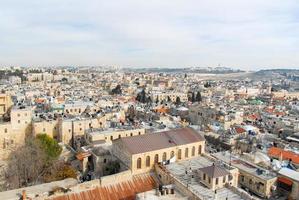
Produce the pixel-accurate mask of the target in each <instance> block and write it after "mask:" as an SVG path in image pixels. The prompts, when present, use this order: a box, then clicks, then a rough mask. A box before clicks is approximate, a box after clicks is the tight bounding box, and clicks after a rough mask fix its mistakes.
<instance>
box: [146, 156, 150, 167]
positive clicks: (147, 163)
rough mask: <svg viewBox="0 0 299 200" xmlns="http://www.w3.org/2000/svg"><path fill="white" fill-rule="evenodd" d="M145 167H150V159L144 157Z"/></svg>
mask: <svg viewBox="0 0 299 200" xmlns="http://www.w3.org/2000/svg"><path fill="white" fill-rule="evenodd" d="M145 164H146V166H147V167H149V166H150V165H151V158H150V157H149V156H146V162H145Z"/></svg>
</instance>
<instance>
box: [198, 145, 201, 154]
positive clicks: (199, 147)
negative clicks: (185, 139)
mask: <svg viewBox="0 0 299 200" xmlns="http://www.w3.org/2000/svg"><path fill="white" fill-rule="evenodd" d="M200 154H201V145H199V146H198V155H200Z"/></svg>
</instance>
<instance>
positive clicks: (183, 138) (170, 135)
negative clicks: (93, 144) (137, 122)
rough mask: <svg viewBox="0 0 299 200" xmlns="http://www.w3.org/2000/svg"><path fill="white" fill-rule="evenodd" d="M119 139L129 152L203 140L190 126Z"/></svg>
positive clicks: (146, 150) (142, 151) (139, 151)
mask: <svg viewBox="0 0 299 200" xmlns="http://www.w3.org/2000/svg"><path fill="white" fill-rule="evenodd" d="M120 140H121V142H122V143H123V144H124V146H125V147H126V148H127V149H128V151H129V152H130V153H132V154H138V153H144V152H149V151H155V150H159V149H164V148H169V147H175V146H179V145H184V144H190V143H195V142H199V141H204V138H203V137H202V136H201V135H200V134H199V133H198V132H197V131H195V130H194V129H192V128H181V129H173V130H169V131H164V132H159V133H152V134H145V135H139V136H135V137H126V138H121V139H120Z"/></svg>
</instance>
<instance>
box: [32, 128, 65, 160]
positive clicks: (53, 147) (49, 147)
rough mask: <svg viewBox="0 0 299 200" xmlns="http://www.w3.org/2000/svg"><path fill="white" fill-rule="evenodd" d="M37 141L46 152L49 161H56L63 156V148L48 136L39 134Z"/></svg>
mask: <svg viewBox="0 0 299 200" xmlns="http://www.w3.org/2000/svg"><path fill="white" fill-rule="evenodd" d="M36 140H37V143H38V144H39V145H40V148H41V149H42V150H43V151H44V152H45V154H46V159H47V161H52V160H55V159H57V158H58V157H59V155H60V154H61V151H62V148H61V146H59V144H58V142H57V141H56V140H54V139H53V138H51V137H50V136H48V135H47V134H38V135H37V136H36Z"/></svg>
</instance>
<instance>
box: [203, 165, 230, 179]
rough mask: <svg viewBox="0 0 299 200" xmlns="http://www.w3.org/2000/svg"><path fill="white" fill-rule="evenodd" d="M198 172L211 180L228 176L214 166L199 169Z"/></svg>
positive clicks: (221, 169) (224, 171)
mask: <svg viewBox="0 0 299 200" xmlns="http://www.w3.org/2000/svg"><path fill="white" fill-rule="evenodd" d="M198 170H199V171H202V172H203V173H205V174H207V176H208V177H211V178H218V177H222V176H226V175H228V174H229V172H228V171H226V170H225V169H223V168H221V167H218V166H216V165H214V164H213V165H211V166H208V167H203V168H199V169H198Z"/></svg>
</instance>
